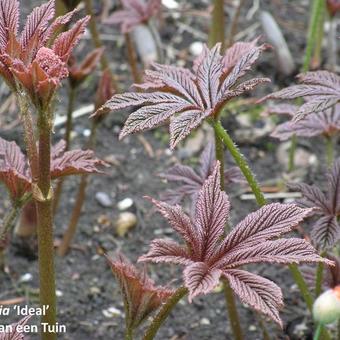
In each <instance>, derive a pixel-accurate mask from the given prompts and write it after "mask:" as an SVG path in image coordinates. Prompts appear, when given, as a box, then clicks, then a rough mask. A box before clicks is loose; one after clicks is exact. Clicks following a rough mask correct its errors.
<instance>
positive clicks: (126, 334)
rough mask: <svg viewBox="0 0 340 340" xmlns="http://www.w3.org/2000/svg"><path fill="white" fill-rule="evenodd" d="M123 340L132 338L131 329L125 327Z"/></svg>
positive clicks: (131, 339)
mask: <svg viewBox="0 0 340 340" xmlns="http://www.w3.org/2000/svg"><path fill="white" fill-rule="evenodd" d="M125 340H133V330H132V329H127V330H126V332H125Z"/></svg>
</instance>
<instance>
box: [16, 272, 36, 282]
mask: <svg viewBox="0 0 340 340" xmlns="http://www.w3.org/2000/svg"><path fill="white" fill-rule="evenodd" d="M32 279H33V275H32V274H31V273H26V274H24V275H21V276H20V279H19V282H22V283H25V282H30V281H32Z"/></svg>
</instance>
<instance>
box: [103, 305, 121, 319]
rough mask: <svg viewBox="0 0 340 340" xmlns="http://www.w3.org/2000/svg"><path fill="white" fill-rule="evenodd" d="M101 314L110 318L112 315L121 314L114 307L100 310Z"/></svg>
mask: <svg viewBox="0 0 340 340" xmlns="http://www.w3.org/2000/svg"><path fill="white" fill-rule="evenodd" d="M102 313H103V315H104V316H105V317H106V318H112V317H113V316H122V312H121V311H120V310H119V309H118V308H116V307H109V308H108V309H104V310H102Z"/></svg>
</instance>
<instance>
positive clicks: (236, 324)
mask: <svg viewBox="0 0 340 340" xmlns="http://www.w3.org/2000/svg"><path fill="white" fill-rule="evenodd" d="M223 288H224V289H223V291H224V296H225V301H226V304H227V309H228V315H229V319H230V325H231V329H232V331H233V339H235V340H242V339H243V334H242V329H241V324H240V319H239V316H238V312H237V307H236V303H235V297H234V292H233V290H232V289H231V287H230V285H229V283H228V281H227V280H223Z"/></svg>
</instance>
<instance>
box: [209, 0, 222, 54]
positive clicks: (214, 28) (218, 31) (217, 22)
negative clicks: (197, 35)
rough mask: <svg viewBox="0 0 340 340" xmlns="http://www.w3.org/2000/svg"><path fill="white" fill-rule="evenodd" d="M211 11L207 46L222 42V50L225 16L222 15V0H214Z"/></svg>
mask: <svg viewBox="0 0 340 340" xmlns="http://www.w3.org/2000/svg"><path fill="white" fill-rule="evenodd" d="M213 6H214V7H213V11H212V19H211V26H210V32H209V46H210V47H212V46H214V45H215V44H216V43H218V42H220V43H222V50H223V48H224V42H225V30H224V28H225V17H224V0H214V5H213Z"/></svg>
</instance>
